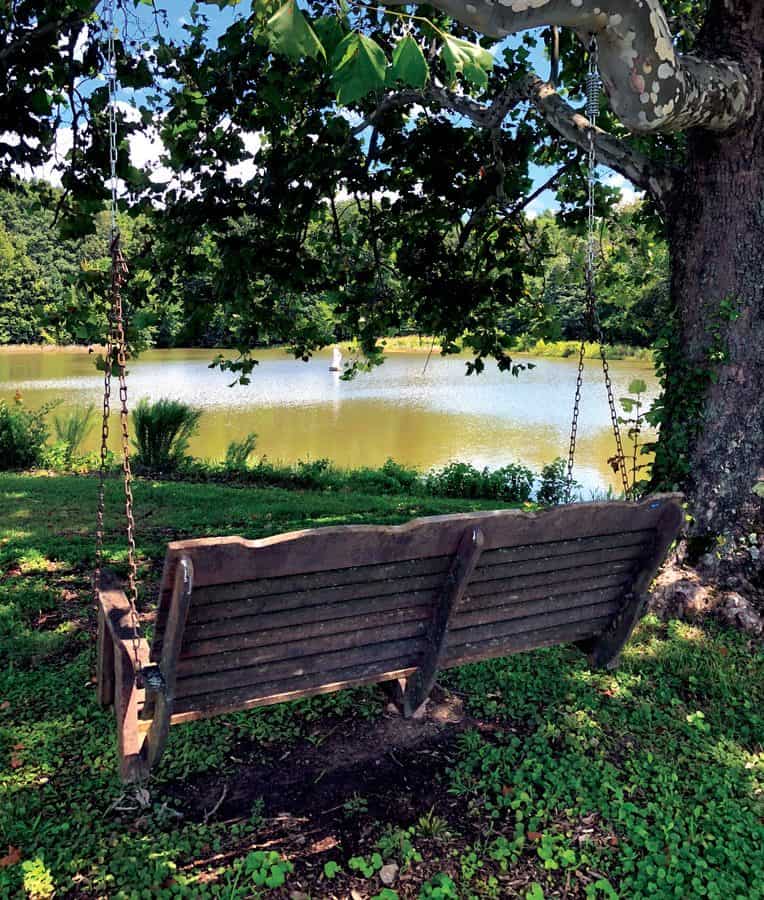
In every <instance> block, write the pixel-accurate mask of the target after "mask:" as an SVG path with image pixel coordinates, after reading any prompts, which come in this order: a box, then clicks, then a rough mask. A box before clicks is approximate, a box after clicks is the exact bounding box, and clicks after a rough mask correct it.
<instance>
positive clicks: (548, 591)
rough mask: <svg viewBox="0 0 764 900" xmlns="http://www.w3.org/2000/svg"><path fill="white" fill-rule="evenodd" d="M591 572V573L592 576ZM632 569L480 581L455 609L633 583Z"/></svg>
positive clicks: (586, 569)
mask: <svg viewBox="0 0 764 900" xmlns="http://www.w3.org/2000/svg"><path fill="white" fill-rule="evenodd" d="M591 569H594V571H593V572H592V571H591ZM633 576H634V566H633V564H632V565H629V567H628V568H626V569H623V568H616V569H615V571H610V570H609V569H608V568H607V567H605V566H596V567H595V566H592V567H587V566H582V567H581V569H564V570H563V571H562V572H559V573H555V574H552V573H545V574H544V575H543V577H540V576H536V575H529V576H525V577H521V578H504V579H498V580H497V581H481V582H478V583H477V584H470V585H469V587H468V588H467V594H466V596H465V597H464V598H463V599H462V601H461V602H460V603H459V609H463V608H469V609H480V608H481V606H483V605H486V604H487V605H489V606H490V604H491V602H492V601H491V600H490V599H489V598H490V597H495V596H497V595H503V596H507V595H510V594H520V593H527V592H535V593H537V594H539V595H540V596H549V597H554V596H556V595H557V594H569V593H572V592H573V591H576V590H581V591H586V590H588V588H587V585H588V584H600V583H601V582H603V583H605V584H627V583H628V582H630V581H631V580H633Z"/></svg>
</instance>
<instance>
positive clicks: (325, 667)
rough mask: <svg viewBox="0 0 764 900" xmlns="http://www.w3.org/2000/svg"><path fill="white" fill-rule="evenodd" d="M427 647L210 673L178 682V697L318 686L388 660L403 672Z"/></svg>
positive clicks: (386, 644) (420, 643)
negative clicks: (292, 684)
mask: <svg viewBox="0 0 764 900" xmlns="http://www.w3.org/2000/svg"><path fill="white" fill-rule="evenodd" d="M425 647H426V642H425V641H424V639H422V638H407V639H405V640H401V641H384V640H383V641H380V642H379V643H376V644H366V645H365V646H362V647H355V648H353V649H350V650H339V651H336V652H333V653H316V654H314V655H313V656H303V657H301V658H300V659H283V658H282V659H281V660H279V661H276V662H269V663H266V664H265V665H259V666H248V667H246V668H244V669H232V670H230V671H226V672H211V673H209V674H206V675H192V676H189V677H186V678H179V679H178V681H177V685H176V697H177V698H178V699H180V698H181V697H189V696H193V695H196V694H208V693H211V692H214V691H219V690H230V689H232V688H244V687H251V688H252V691H253V693H255V692H256V691H257V685H258V684H261V683H262V682H271V681H274V680H276V679H279V680H281V679H285V680H289V679H291V678H299V677H302V676H303V675H312V676H314V677H315V680H316V683H320V682H322V681H323V680H324V673H325V672H331V671H333V670H334V669H339V668H344V667H347V666H351V665H367V664H369V665H370V664H372V663H376V662H378V661H380V660H385V661H386V662H388V663H392V665H394V667H395V668H398V669H402V668H406V667H409V666H412V665H416V664H417V662H418V660H419V658H420V657H421V655H422V653H423V652H424V650H425Z"/></svg>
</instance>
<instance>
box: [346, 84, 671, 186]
mask: <svg viewBox="0 0 764 900" xmlns="http://www.w3.org/2000/svg"><path fill="white" fill-rule="evenodd" d="M523 102H530V103H531V104H532V105H533V106H534V107H535V108H536V109H537V110H538V112H539V113H540V114H541V116H542V118H543V119H544V120H545V121H546V122H547V123H548V124H549V125H550V126H551V127H552V128H553V129H554V130H555V131H557V132H558V133H559V134H560V135H561V136H562V137H563V138H565V139H566V140H568V141H570V142H571V143H573V144H575V145H576V146H578V147H581V148H583V149H588V147H589V132H590V130H591V127H592V125H591V122H590V121H589V120H588V119H587V118H586V116H584V115H583V114H582V113H580V112H579V111H577V110H576V109H574V108H573V107H572V106H570V104H568V103H566V102H565V100H563V98H562V97H561V96H560V95H559V94H558V93H557V91H556V90H555V89H554V86H553V85H552V84H550V83H549V82H546V81H542V80H541V78H539V77H538V76H537V75H529V76H527V77H526V78H525V79H523V80H522V81H520V82H513V83H512V84H511V85H509V86H508V87H507V88H506V89H505V90H504V91H502V93H501V94H499V96H498V97H497V98H496V99H495V100H494V101H493V102H492V103H490V104H484V103H479V102H478V101H477V100H474V99H473V98H471V97H468V96H466V95H464V94H455V93H454V92H453V91H449V90H446V89H445V88H443V87H439V86H436V85H431V86H429V87H427V88H425V89H424V90H415V89H410V90H403V91H394V92H392V93H390V94H387V95H386V96H385V97H383V98H382V99H381V100H380V102H379V104H378V106H377V108H376V109H375V110H374V112H372V113H371V115H370V116H369V117H368V118H366V119H364V120H363V121H362V122H361V123H360V124H358V125H356V126H355V127H354V128H353V129H352V132H351V133H352V134H359V133H360V132H362V131H364V130H365V129H366V128H369V127H370V126H373V125H376V123H377V122H378V121H379V118H380V116H382V115H383V114H384V113H385V112H387V111H388V110H390V109H395V108H399V107H401V106H411V105H413V104H421V105H422V106H433V105H434V106H437V107H440V108H442V109H447V110H449V111H451V112H455V113H457V114H458V115H461V116H464V117H465V118H467V119H469V120H470V121H471V122H472V123H473V124H475V125H477V126H478V127H481V128H491V129H493V128H498V127H499V126H500V125H501V123H502V122H503V121H504V119H505V118H506V116H507V114H508V112H509V111H510V110H511V109H512V108H513V107H515V106H517V105H518V104H519V103H523ZM594 150H595V155H596V157H597V161H598V162H600V163H602V164H603V165H606V166H608V167H609V168H611V169H613V171H615V172H618V173H619V174H620V175H623V176H624V178H628V179H629V181H631V182H632V184H634V185H635V186H636V187H638V188H641V189H642V190H645V191H648V192H649V193H650V194H651V195H652V196H653V197H654V198H655V199H656V200H658V201H660V200H661V199H662V198H663V196H664V195H665V194H666V192H667V191H668V190H669V188H670V186H671V181H672V175H671V172H670V171H669V170H668V169H667V168H664V167H663V166H661V165H659V164H657V163H655V162H653V161H652V160H650V159H649V157H647V156H645V154H643V153H640V152H639V151H638V150H636V149H635V148H634V147H633V146H631V144H629V143H628V142H627V141H624V140H621V139H620V138H617V137H614V136H613V135H612V134H609V133H608V132H607V131H603V130H602V129H600V128H595V131H594Z"/></svg>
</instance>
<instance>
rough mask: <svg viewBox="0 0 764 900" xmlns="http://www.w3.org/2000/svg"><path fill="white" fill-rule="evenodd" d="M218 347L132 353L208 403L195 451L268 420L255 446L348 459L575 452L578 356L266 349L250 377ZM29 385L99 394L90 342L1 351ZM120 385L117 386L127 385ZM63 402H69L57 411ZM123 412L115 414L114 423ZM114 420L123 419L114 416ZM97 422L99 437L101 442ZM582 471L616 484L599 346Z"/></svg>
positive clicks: (55, 393)
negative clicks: (349, 371) (224, 367)
mask: <svg viewBox="0 0 764 900" xmlns="http://www.w3.org/2000/svg"><path fill="white" fill-rule="evenodd" d="M213 355H214V352H213V351H211V350H161V351H160V350H157V351H151V352H147V353H145V354H143V355H142V356H141V357H140V358H139V359H137V360H135V361H133V362H131V364H130V373H129V379H128V381H129V396H130V400H131V403H135V401H136V400H137V399H139V398H140V397H149V398H152V399H158V398H159V397H173V398H176V399H179V400H184V401H186V402H187V403H190V404H192V405H194V406H196V407H199V408H200V409H202V410H203V411H204V413H203V416H202V419H201V427H200V432H199V434H198V436H197V437H195V438H194V439H193V441H192V444H191V452H192V453H193V454H194V455H196V456H200V457H210V458H212V457H221V456H223V455H224V454H225V449H226V447H227V445H228V443H229V441H231V440H234V439H240V438H242V437H244V436H245V435H246V434H247V433H248V432H250V431H255V432H257V434H258V444H257V452H258V453H259V454H266V455H267V456H268V457H269V458H271V459H272V460H282V461H286V462H294V461H296V460H298V459H317V458H320V457H328V458H329V459H331V460H333V461H334V462H336V463H337V464H338V465H340V466H349V467H352V466H358V465H379V464H381V463H383V462H384V461H385V460H386V459H387V458H388V457H392V458H393V459H395V460H398V461H399V462H402V463H407V464H410V465H415V466H418V467H420V468H422V469H428V468H431V467H433V466H441V465H443V464H445V463H447V462H448V461H449V460H452V459H460V460H465V461H471V462H472V463H474V464H475V465H477V466H490V467H491V468H494V467H497V466H501V465H505V464H506V463H507V462H510V461H519V462H522V463H524V464H526V465H528V466H530V467H532V468H534V469H536V470H538V469H540V467H541V466H542V465H544V464H545V463H548V462H550V461H551V460H552V459H554V458H555V457H556V456H567V446H568V433H569V429H570V416H571V405H572V402H573V393H574V390H575V380H576V368H577V366H576V362H577V361H576V360H575V359H573V358H568V359H547V358H539V359H533V360H530V359H528V360H524V361H531V362H533V363H535V366H536V367H535V368H534V369H532V370H529V371H525V372H522V373H521V374H520V376H519V377H518V378H513V377H512V376H511V375H509V374H506V373H500V372H498V371H497V369H496V367H495V366H494V365H490V364H487V365H486V371H485V372H484V373H483V374H481V375H479V376H474V375H473V376H470V377H465V374H464V372H465V359H464V358H459V357H450V358H446V359H444V358H442V357H440V356H433V357H432V358H431V359H430V360H429V363H428V364H427V367H426V369H425V359H426V357H425V355H424V354H421V353H395V354H391V355H390V356H389V357H388V358H387V360H386V362H385V363H384V365H383V366H381V367H379V368H377V369H375V370H374V371H373V372H371V373H368V374H360V375H358V376H357V377H356V378H355V379H354V380H353V381H350V382H344V381H341V380H340V378H339V375H338V374H336V373H332V372H329V360H330V354H329V352H326V353H323V354H320V355H318V356H316V357H315V358H314V359H313V360H312V361H311V362H309V363H303V362H301V361H296V360H294V359H292V358H291V357H289V356H288V355H286V354H284V353H282V352H280V351H276V350H268V351H261V352H260V353H259V354H258V358H259V360H260V365H259V366H257V367H256V368H255V371H254V373H253V375H252V383H251V384H250V385H248V386H244V387H242V386H236V387H229V386H228V385H229V384H230V382H231V380H232V379H231V376H230V375H228V374H226V373H221V372H219V371H217V370H213V369H210V368H208V364H209V361H210V359H211V358H212V356H213ZM611 374H612V378H613V383H614V388H615V394H616V397H621V396H624V395H625V394H626V393H627V389H628V385H629V382H630V381H631V380H632V379H633V378H637V377H639V378H642V379H644V380H645V381H646V382H647V384H648V395H647V398H646V399H647V401H648V402H649V401H651V400H652V399H653V397H654V396H655V393H656V390H657V384H656V380H655V377H654V374H653V371H652V368H651V366H650V365H649V363H646V362H621V361H614V362H612V363H611ZM17 390H18V391H20V392H21V394H22V396H23V399H24V402H25V403H26V404H27V405H28V406H29V407H32V408H34V407H37V406H39V405H40V404H42V403H44V402H47V401H50V400H54V399H61V400H62V401H63V403H62V405H61V407H60V408H59V410H63V409H65V408H66V406H69V405H72V404H84V403H95V404H96V406H97V407H100V403H101V399H100V397H101V390H102V376H101V374H100V373H99V372H97V371H96V370H95V367H94V363H93V357H91V356H88V355H87V354H85V353H78V352H65V351H61V352H42V351H28V352H27V351H24V352H10V353H2V352H0V397H4V398H11V397H13V395H14V392H15V391H17ZM115 392H116V391H115ZM59 410H57V412H58V411H59ZM115 426H116V423H115ZM113 430H115V428H113ZM99 431H100V429H99V428H98V427H94V428H93V431H92V432H91V434H90V435H89V437H88V440H87V447H88V448H95V447H96V444H97V441H98V433H99ZM578 435H579V437H578V453H577V468H576V478H577V480H578V481H579V482H581V484H582V485H583V486H584V487H585V488H586V489H587V490H588V491H592V490H597V489H603V488H605V487H607V486H608V485H611V484H612V485H613V486H614V487H617V485H618V482H617V479H616V478H615V477H614V475H613V473H612V471H611V470H610V468H609V466H608V464H607V458H608V457H609V456H611V455H612V454H613V453H614V451H615V447H614V441H613V436H612V433H611V431H610V418H609V413H608V407H607V399H606V394H605V388H604V384H603V381H602V370H601V368H600V367H599V365H598V361H597V360H587V369H586V378H585V382H584V388H583V392H582V398H581V416H580V420H579V429H578Z"/></svg>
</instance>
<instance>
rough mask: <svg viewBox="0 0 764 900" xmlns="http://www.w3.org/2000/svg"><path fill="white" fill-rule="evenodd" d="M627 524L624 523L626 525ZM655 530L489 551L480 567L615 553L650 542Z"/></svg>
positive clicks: (481, 560)
mask: <svg viewBox="0 0 764 900" xmlns="http://www.w3.org/2000/svg"><path fill="white" fill-rule="evenodd" d="M625 524H626V523H622V525H625ZM652 533H653V528H652V527H650V528H640V529H636V530H633V529H627V528H624V529H623V530H621V531H615V532H608V533H606V534H597V535H593V536H591V537H576V536H575V535H573V536H567V537H566V538H565V539H563V540H560V541H550V542H537V543H533V544H528V545H525V546H522V547H497V548H496V549H495V550H489V551H487V552H485V553H483V555H482V556H481V558H480V568H481V569H482V568H487V567H490V566H499V565H504V564H505V563H507V562H511V563H520V562H531V561H532V560H535V559H547V558H549V557H554V558H558V557H561V556H571V555H576V554H578V553H590V552H593V551H596V550H613V549H615V548H617V547H630V546H633V545H635V544H640V543H644V542H645V541H648V540H650V538H651V536H652Z"/></svg>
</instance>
